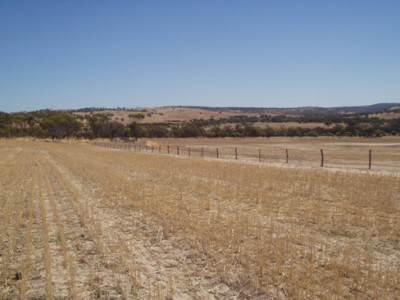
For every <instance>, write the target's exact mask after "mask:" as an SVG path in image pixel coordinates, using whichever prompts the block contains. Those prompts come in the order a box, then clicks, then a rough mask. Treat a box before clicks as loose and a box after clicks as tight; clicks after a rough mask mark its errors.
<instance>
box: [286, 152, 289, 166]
mask: <svg viewBox="0 0 400 300" xmlns="http://www.w3.org/2000/svg"><path fill="white" fill-rule="evenodd" d="M286 163H287V164H288V163H289V150H288V149H286Z"/></svg>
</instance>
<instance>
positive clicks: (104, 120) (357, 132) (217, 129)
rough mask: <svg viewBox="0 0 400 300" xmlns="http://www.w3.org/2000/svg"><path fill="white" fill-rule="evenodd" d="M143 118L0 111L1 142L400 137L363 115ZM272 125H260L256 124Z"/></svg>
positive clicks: (396, 123) (394, 126)
mask: <svg viewBox="0 0 400 300" xmlns="http://www.w3.org/2000/svg"><path fill="white" fill-rule="evenodd" d="M144 118H145V115H144V114H143V113H134V114H130V115H129V120H130V122H129V124H127V125H124V124H122V123H121V122H118V121H115V120H112V116H110V115H106V114H88V115H74V114H72V113H71V112H68V111H52V110H41V111H34V112H19V113H5V112H0V137H24V136H32V137H37V138H52V139H63V138H71V137H74V138H88V139H96V138H110V139H113V138H124V139H128V138H133V139H138V138H144V137H148V138H153V137H158V138H165V137H173V138H185V137H273V136H288V137H295V136H361V137H380V136H385V135H399V134H400V118H397V119H390V120H383V119H380V118H376V117H374V118H371V117H369V116H368V115H352V116H348V115H345V116H341V115H332V116H319V115H316V116H294V117H293V116H267V115H261V116H259V117H257V116H233V117H228V118H221V119H213V118H210V119H206V120H204V119H194V120H192V121H189V122H179V123H143V122H142V121H143V119H144ZM266 122H268V123H277V124H279V125H278V126H274V127H270V126H259V125H255V123H258V124H260V123H261V124H262V123H266ZM286 122H294V123H310V122H313V123H319V124H321V126H317V127H313V128H308V127H302V126H287V125H285V123H286Z"/></svg>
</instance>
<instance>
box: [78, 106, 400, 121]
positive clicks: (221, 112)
mask: <svg viewBox="0 0 400 300" xmlns="http://www.w3.org/2000/svg"><path fill="white" fill-rule="evenodd" d="M399 108H400V103H377V104H373V105H364V106H342V107H328V108H325V107H317V106H305V107H293V108H263V107H206V106H164V107H154V108H134V109H132V108H115V109H110V108H84V109H79V110H71V112H73V113H74V114H76V115H82V116H85V115H88V114H92V115H93V114H106V115H108V116H109V117H110V118H111V119H113V120H115V121H118V122H121V123H123V124H128V123H130V122H131V121H132V120H131V119H130V118H129V115H132V114H135V113H143V114H144V115H145V118H144V120H143V121H142V123H174V122H187V121H191V120H193V119H205V120H207V119H210V118H213V119H221V118H229V117H235V116H248V117H260V116H262V115H270V116H278V115H286V116H327V115H352V114H378V113H379V117H381V118H383V119H388V118H391V117H393V118H397V117H398V116H397V114H394V111H396V110H397V109H399Z"/></svg>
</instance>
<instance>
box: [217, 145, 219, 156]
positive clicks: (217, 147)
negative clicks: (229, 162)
mask: <svg viewBox="0 0 400 300" xmlns="http://www.w3.org/2000/svg"><path fill="white" fill-rule="evenodd" d="M218 157H219V153H218V147H217V158H218Z"/></svg>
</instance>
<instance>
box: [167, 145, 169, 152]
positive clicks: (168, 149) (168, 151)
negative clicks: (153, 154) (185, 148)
mask: <svg viewBox="0 0 400 300" xmlns="http://www.w3.org/2000/svg"><path fill="white" fill-rule="evenodd" d="M167 149H168V154H169V145H168V146H167Z"/></svg>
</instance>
